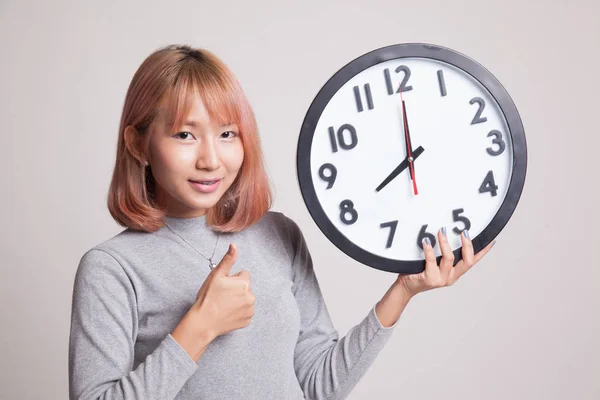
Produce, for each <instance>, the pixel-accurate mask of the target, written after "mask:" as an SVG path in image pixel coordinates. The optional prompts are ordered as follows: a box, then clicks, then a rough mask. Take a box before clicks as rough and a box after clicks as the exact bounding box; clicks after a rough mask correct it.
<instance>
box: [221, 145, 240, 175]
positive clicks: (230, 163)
mask: <svg viewBox="0 0 600 400" xmlns="http://www.w3.org/2000/svg"><path fill="white" fill-rule="evenodd" d="M223 161H224V162H225V164H226V165H227V170H228V171H229V172H237V171H238V170H239V169H240V167H241V166H242V162H243V161H244V147H243V146H242V142H240V141H238V143H236V145H235V146H231V148H229V149H227V151H226V152H225V154H224V158H223Z"/></svg>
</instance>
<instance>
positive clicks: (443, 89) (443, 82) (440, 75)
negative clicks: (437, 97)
mask: <svg viewBox="0 0 600 400" xmlns="http://www.w3.org/2000/svg"><path fill="white" fill-rule="evenodd" d="M437 76H438V82H439V83H440V93H441V95H442V97H444V96H446V94H448V93H447V92H446V80H445V79H444V71H442V70H441V69H440V70H438V72H437Z"/></svg>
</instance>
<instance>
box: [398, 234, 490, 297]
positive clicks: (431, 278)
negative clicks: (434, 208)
mask: <svg viewBox="0 0 600 400" xmlns="http://www.w3.org/2000/svg"><path fill="white" fill-rule="evenodd" d="M437 236H438V243H439V244H440V249H441V250H442V259H441V260H440V265H439V266H438V265H437V262H436V256H435V252H434V250H433V248H432V247H431V244H428V243H427V242H428V241H429V240H428V239H425V240H424V242H423V251H424V252H425V270H424V271H423V272H421V273H419V274H409V275H398V279H397V280H396V282H395V284H397V285H401V286H402V287H403V288H404V289H405V290H406V291H407V293H408V294H409V295H410V296H414V295H416V294H417V293H420V292H424V291H426V290H430V289H435V288H440V287H445V286H450V285H452V284H454V282H456V281H457V280H458V278H460V277H461V276H463V275H464V274H465V273H466V272H467V271H468V270H469V269H471V267H472V266H473V265H475V264H477V262H478V261H479V260H481V259H482V258H483V256H485V255H486V254H487V252H488V251H490V249H491V248H492V246H493V245H494V243H496V242H495V241H493V242H492V243H490V244H489V245H488V246H487V247H485V248H484V249H482V250H481V251H480V252H479V253H477V254H473V243H472V242H471V239H469V238H468V237H466V236H465V234H464V233H461V235H460V239H461V241H462V260H460V261H459V262H458V263H457V264H456V266H454V267H452V265H453V264H454V254H453V253H452V249H451V247H450V244H449V243H448V238H447V236H446V235H444V234H443V233H442V230H441V229H440V230H439V231H438V235H437Z"/></svg>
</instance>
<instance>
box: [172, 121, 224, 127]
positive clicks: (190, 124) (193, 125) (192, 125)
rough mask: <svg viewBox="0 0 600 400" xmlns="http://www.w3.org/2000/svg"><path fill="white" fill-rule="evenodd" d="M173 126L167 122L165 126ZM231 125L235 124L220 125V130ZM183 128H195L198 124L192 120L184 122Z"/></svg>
mask: <svg viewBox="0 0 600 400" xmlns="http://www.w3.org/2000/svg"><path fill="white" fill-rule="evenodd" d="M173 124H174V122H169V123H168V124H167V126H173ZM232 125H235V123H234V122H229V123H226V124H222V125H221V128H225V127H226V126H232ZM183 126H189V127H192V128H195V127H197V126H198V122H197V121H193V120H190V121H186V122H185V123H184V124H183Z"/></svg>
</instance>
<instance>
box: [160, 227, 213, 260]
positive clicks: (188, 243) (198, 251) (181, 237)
mask: <svg viewBox="0 0 600 400" xmlns="http://www.w3.org/2000/svg"><path fill="white" fill-rule="evenodd" d="M165 225H166V226H167V228H169V230H170V231H171V232H173V233H174V234H175V235H177V236H179V238H180V239H181V240H183V241H184V242H185V243H187V245H188V246H190V247H191V248H192V249H194V250H196V252H197V253H198V254H200V255H201V256H202V257H204V258H205V259H206V260H208V267H209V268H210V270H211V271H212V270H213V269H214V268H215V267H216V266H217V264H215V263H214V262H213V257H214V256H215V251H216V250H217V244H219V236H220V232H217V242H216V243H215V248H214V249H213V252H212V255H211V256H210V257H206V256H205V255H204V254H202V253H201V252H200V250H198V249H197V248H195V247H194V246H192V245H191V243H190V242H188V241H187V240H185V239H184V238H183V236H181V235H180V234H179V233H177V232H176V231H175V230H174V229H173V228H171V226H170V225H169V224H168V223H167V221H165Z"/></svg>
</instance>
